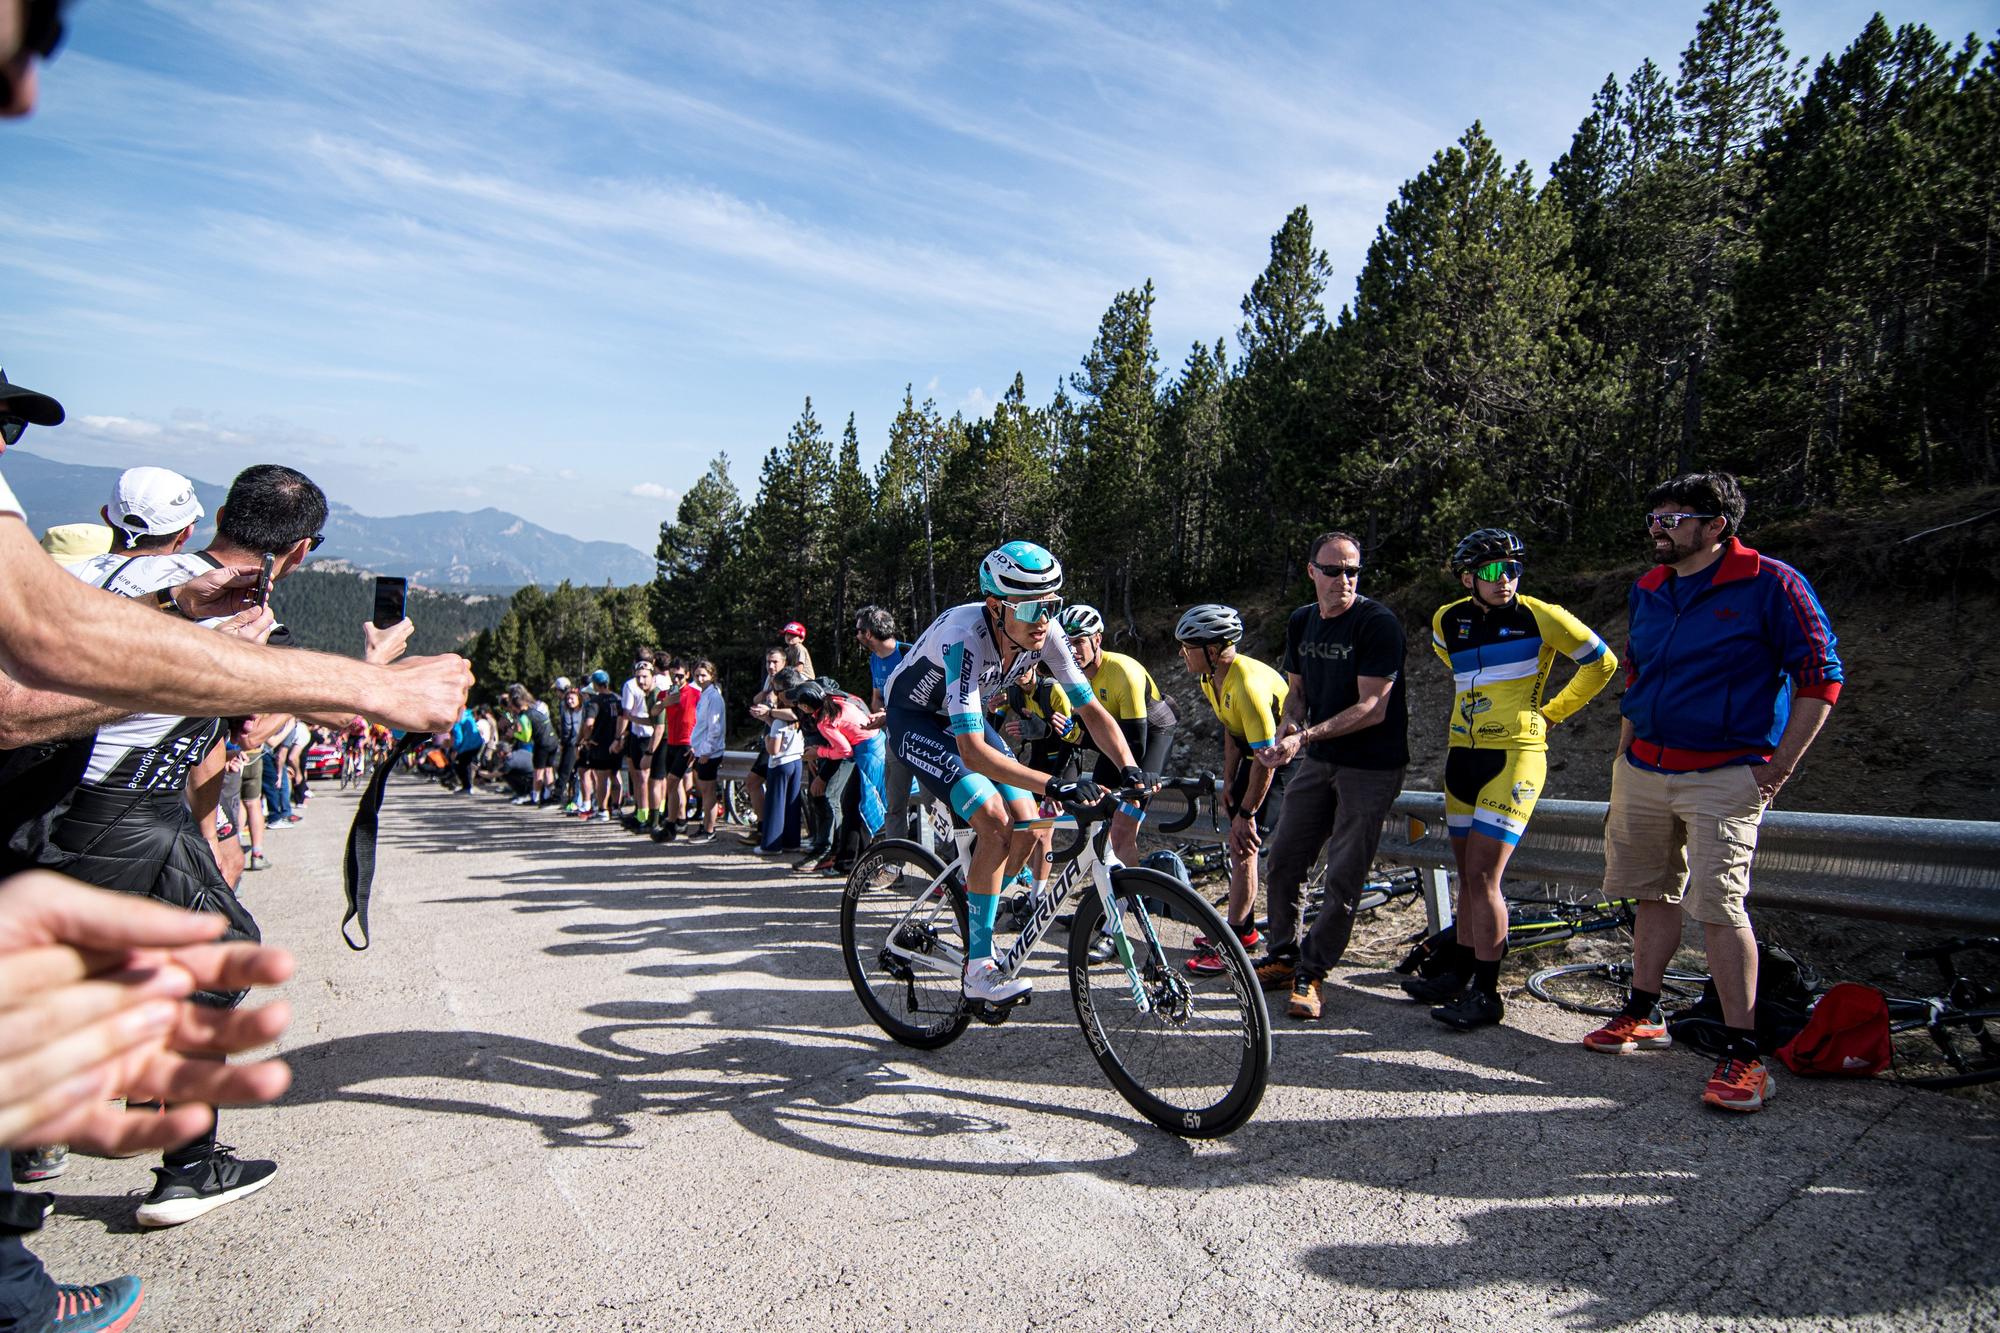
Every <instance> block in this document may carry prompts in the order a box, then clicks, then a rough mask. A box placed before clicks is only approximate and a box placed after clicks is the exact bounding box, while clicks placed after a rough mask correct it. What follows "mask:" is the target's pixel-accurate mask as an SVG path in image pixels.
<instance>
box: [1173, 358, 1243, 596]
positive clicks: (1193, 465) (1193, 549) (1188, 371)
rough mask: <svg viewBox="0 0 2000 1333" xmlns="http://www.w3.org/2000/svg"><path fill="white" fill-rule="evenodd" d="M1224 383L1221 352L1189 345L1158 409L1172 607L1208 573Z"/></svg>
mask: <svg viewBox="0 0 2000 1333" xmlns="http://www.w3.org/2000/svg"><path fill="white" fill-rule="evenodd" d="M1228 385H1229V361H1228V352H1227V350H1226V349H1225V348H1224V345H1223V341H1222V339H1220V338H1217V339H1216V340H1215V346H1213V347H1209V346H1207V345H1206V344H1204V343H1199V342H1197V343H1195V344H1194V346H1193V347H1191V348H1189V349H1188V354H1187V359H1186V360H1185V361H1183V362H1182V363H1181V373H1180V378H1179V379H1177V380H1175V381H1174V383H1173V385H1172V386H1171V387H1169V388H1168V390H1167V393H1166V397H1165V399H1164V400H1163V401H1162V403H1161V408H1160V448H1159V453H1158V459H1159V463H1158V471H1159V473H1160V476H1161V478H1162V480H1163V484H1162V485H1161V488H1160V491H1161V499H1162V501H1163V502H1164V504H1165V505H1166V532H1165V534H1164V536H1165V540H1166V544H1167V546H1166V549H1167V560H1168V566H1169V570H1170V575H1169V579H1168V581H1167V588H1168V591H1170V592H1171V593H1172V594H1173V597H1174V599H1175V600H1176V601H1180V600H1184V599H1185V598H1186V597H1187V596H1188V595H1189V593H1190V591H1191V590H1193V589H1196V588H1201V587H1206V586H1209V585H1210V583H1211V581H1212V576H1213V574H1214V573H1215V571H1214V569H1213V565H1214V562H1215V551H1214V544H1215V535H1216V532H1217V529H1218V527H1219V526H1220V522H1221V516H1222V510H1223V507H1224V506H1223V504H1222V503H1221V501H1222V495H1221V492H1222V491H1223V490H1224V489H1225V488H1224V487H1223V486H1222V481H1223V475H1224V473H1223V466H1224V459H1225V458H1226V457H1227V455H1228V451H1229V438H1228V431H1227V423H1226V419H1225V406H1224V398H1225V395H1226V392H1227V390H1228Z"/></svg>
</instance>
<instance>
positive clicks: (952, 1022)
mask: <svg viewBox="0 0 2000 1333" xmlns="http://www.w3.org/2000/svg"><path fill="white" fill-rule="evenodd" d="M1121 799H1124V800H1142V799H1143V795H1142V794H1141V793H1138V792H1124V793H1111V794H1109V795H1107V796H1106V797H1105V798H1104V799H1103V800H1101V801H1099V802H1097V803H1096V804H1094V805H1087V806H1077V805H1066V806H1064V807H1063V808H1064V810H1065V812H1066V813H1067V814H1068V815H1069V816H1070V817H1071V818H1073V819H1074V820H1075V821H1076V826H1077V827H1076V837H1075V838H1074V840H1073V841H1072V842H1071V843H1070V844H1069V845H1068V846H1066V847H1064V848H1062V849H1061V850H1060V851H1057V852H1055V853H1053V854H1052V855H1051V857H1050V862H1051V873H1050V876H1049V878H1048V880H1047V882H1046V883H1044V884H1043V885H1042V886H1041V888H1040V889H1039V890H1037V892H1036V894H1035V896H1034V898H1033V899H1032V900H1031V904H1030V907H1029V911H1028V915H1027V921H1026V923H1025V925H1024V926H1023V927H1022V929H1021V932H1020V935H1019V937H1018V938H1017V939H1016V940H1015V942H1014V944H1013V945H1012V946H1011V947H1009V948H1008V949H1007V950H1006V952H1005V954H1004V955H1003V956H1001V957H1000V958H999V959H998V960H997V961H998V962H999V965H1000V970H1001V972H1002V974H1003V975H1005V976H1007V977H1013V976H1016V975H1018V974H1019V973H1020V970H1021V968H1022V965H1023V964H1024V963H1025V962H1026V961H1027V959H1028V957H1029V955H1031V954H1032V953H1033V952H1034V951H1035V949H1036V947H1037V946H1038V945H1039V944H1040V943H1041V942H1042V940H1043V938H1044V937H1045V936H1046V935H1047V934H1048V933H1049V931H1050V930H1051V929H1052V928H1053V926H1054V925H1055V922H1056V914H1057V912H1058V910H1059V909H1060V908H1061V907H1062V906H1063V905H1064V904H1065V903H1066V902H1068V901H1069V899H1070V898H1071V896H1072V895H1079V901H1078V903H1077V906H1076V912H1075V916H1074V918H1073V920H1072V922H1071V925H1070V929H1069V946H1068V956H1067V966H1068V974H1069V990H1070V999H1071V1002H1072V1005H1073V1006H1074V1008H1075V1011H1076V1018H1077V1023H1078V1025H1079V1026H1081V1027H1082V1029H1083V1035H1084V1039H1085V1040H1086V1041H1087V1042H1089V1044H1090V1049H1091V1052H1092V1054H1094V1055H1095V1056H1096V1058H1097V1063H1098V1065H1099V1067H1100V1068H1101V1069H1102V1070H1103V1071H1104V1074H1105V1077H1106V1078H1108V1079H1109V1080H1110V1082H1111V1085H1112V1086H1113V1087H1114V1088H1116V1089H1117V1090H1118V1092H1119V1094H1120V1095H1121V1096H1123V1097H1124V1098H1125V1099H1126V1100H1127V1101H1128V1102H1130V1103H1131V1104H1132V1105H1133V1106H1134V1107H1135V1108H1136V1109H1137V1110H1138V1111H1139V1112H1140V1114H1142V1115H1144V1116H1145V1117H1146V1118H1147V1119H1149V1120H1151V1121H1152V1122H1153V1123H1155V1124H1157V1125H1159V1126H1161V1127H1162V1128H1164V1129H1168V1130H1171V1131H1172V1132H1174V1133H1176V1134H1181V1135H1185V1136H1187V1137H1190V1138H1219V1137H1221V1136H1222V1135H1225V1134H1228V1133H1230V1132H1231V1131H1232V1130H1235V1129H1237V1128H1239V1127H1240V1126H1242V1125H1243V1124H1244V1123H1246V1122H1247V1121H1248V1120H1249V1119H1250V1117H1251V1116H1252V1115H1253V1114H1255V1113H1256V1110H1257V1106H1258V1103H1259V1102H1260V1101H1261V1100H1262V1099H1263V1096H1264V1085H1265V1081H1266V1079H1267V1078H1268V1077H1269V1073H1270V1064H1271V1025H1270V1016H1269V1014H1268V1013H1267V1012H1266V1011H1265V1008H1264V996H1263V992H1262V991H1261V990H1260V989H1259V987H1258V985H1257V979H1256V976H1255V974H1254V972H1253V971H1252V969H1251V964H1250V958H1249V955H1248V953H1247V952H1246V951H1245V950H1244V948H1243V946H1242V944H1241V943H1240V942H1239V941H1238V940H1237V939H1236V936H1235V933H1234V932H1233V931H1230V930H1228V929H1226V928H1225V927H1224V925H1223V921H1222V918H1221V917H1220V916H1219V915H1218V914H1217V913H1216V911H1215V909H1214V908H1213V907H1211V906H1209V904H1208V903H1207V902H1205V901H1204V900H1203V899H1202V897H1201V896H1200V895H1199V894H1197V893H1196V892H1195V891H1194V890H1193V889H1191V888H1189V887H1188V886H1187V885H1186V884H1185V883H1183V882H1182V881H1180V880H1178V879H1176V878H1174V877H1173V876H1171V875H1168V874H1164V873H1162V872H1160V871H1156V870H1151V869H1147V868H1144V867H1139V866H1125V865H1120V864H1118V863H1117V862H1116V861H1115V859H1112V858H1110V856H1109V854H1108V842H1109V837H1110V827H1111V826H1110V820H1111V816H1112V815H1113V814H1114V813H1115V812H1116V810H1117V806H1118V802H1119V801H1120V800H1121ZM1166 831H1173V830H1172V827H1169V828H1168V829H1167V830H1166ZM974 837H975V834H974V833H973V831H972V830H971V829H970V828H966V827H963V826H959V825H955V826H954V827H953V828H952V829H951V839H952V844H953V846H954V847H955V849H956V850H955V855H954V858H953V860H952V861H951V862H950V863H949V864H947V863H946V862H944V861H942V860H940V859H939V858H938V857H937V856H935V855H933V854H932V853H930V852H929V851H927V850H925V849H924V848H923V847H922V846H921V845H920V844H918V843H915V842H910V841H906V840H902V839H891V840H889V841H886V842H878V843H876V844H875V845H874V846H872V847H870V848H869V849H868V851H867V852H866V853H864V854H863V856H862V858H861V860H860V861H859V862H857V863H856V864H855V867H854V871H853V873H852V874H850V875H849V876H848V879H847V887H846V890H845V892H844V893H843V895H842V897H841V907H840V941H841V951H842V954H843V957H844V958H845V960H846V964H847V973H848V977H849V979H850V980H851V981H852V982H853V984H854V991H855V994H856V995H857V996H859V998H860V1000H861V1004H862V1007H863V1008H864V1009H866V1010H867V1012H868V1016H869V1017H870V1018H871V1019H873V1020H874V1021H875V1023H876V1024H877V1026H879V1027H880V1028H881V1029H882V1030H883V1031H884V1032H886V1033H888V1034H889V1035H890V1036H891V1037H894V1038H895V1039H896V1040H897V1041H899V1042H902V1043H903V1044H905V1045H907V1046H913V1047H916V1048H917V1049H920V1050H933V1049H936V1048H938V1047H941V1046H945V1045H947V1044H949V1043H951V1042H953V1041H956V1040H957V1039H958V1038H959V1036H960V1035H961V1034H963V1033H964V1031H965V1029H966V1026H967V1025H968V1024H969V1023H970V1022H971V1020H972V1019H973V1018H974V1017H978V1018H980V1019H981V1020H982V1021H984V1022H987V1023H991V1024H996V1025H997V1024H999V1023H1001V1022H1004V1021H1005V1020H1006V1017H1007V1014H1008V1012H1009V1009H1010V1008H1011V1007H1012V1006H1009V1007H1008V1008H1000V1009H995V1008H992V1007H990V1006H978V1007H975V1006H973V1005H969V1004H968V1003H967V1002H966V1000H965V998H964V995H963V992H962V990H961V978H962V977H963V975H964V970H965V940H966V933H965V919H966V891H965V875H966V870H967V868H968V867H969V866H970V864H971V856H972V844H973V840H974ZM1100 937H1104V938H1107V939H1108V940H1109V942H1110V946H1111V947H1110V948H1109V949H1108V950H1107V949H1103V948H1100V947H1098V946H1097V941H1098V940H1099V938H1100ZM1197 937H1205V939H1203V941H1202V943H1203V945H1204V946H1208V944H1209V942H1210V941H1214V942H1217V944H1218V945H1219V948H1220V951H1221V957H1222V960H1223V967H1222V969H1221V971H1219V972H1216V973H1212V974H1202V975H1197V974H1194V973H1190V972H1189V971H1188V969H1187V966H1186V964H1187V961H1188V960H1189V959H1190V958H1192V957H1193V956H1194V955H1195V953H1196V951H1197V945H1196V939H1197Z"/></svg>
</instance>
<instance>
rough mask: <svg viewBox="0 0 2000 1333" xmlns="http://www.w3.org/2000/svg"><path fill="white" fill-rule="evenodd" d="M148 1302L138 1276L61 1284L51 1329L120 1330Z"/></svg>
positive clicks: (55, 1332)
mask: <svg viewBox="0 0 2000 1333" xmlns="http://www.w3.org/2000/svg"><path fill="white" fill-rule="evenodd" d="M145 1303H146V1292H145V1286H144V1284H142V1283H141V1282H140V1281H139V1279H138V1278H136V1277H114V1278H112V1279H111V1280H110V1281H109V1282H99V1283H96V1284H94V1285H92V1286H88V1287H81V1286H67V1285H64V1286H58V1287H57V1288H56V1308H55V1314H54V1316H53V1317H52V1318H51V1319H50V1320H49V1322H48V1324H47V1325H46V1327H47V1328H48V1330H49V1333H119V1330H120V1329H123V1328H126V1327H129V1326H130V1324H131V1323H132V1316H133V1315H135V1314H138V1313H139V1307H140V1306H141V1305H144V1304H145Z"/></svg>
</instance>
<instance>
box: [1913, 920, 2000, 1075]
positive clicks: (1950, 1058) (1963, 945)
mask: <svg viewBox="0 0 2000 1333" xmlns="http://www.w3.org/2000/svg"><path fill="white" fill-rule="evenodd" d="M1975 950H1976V951H1978V952H1980V953H1984V954H1988V955H1991V956H1992V957H1993V958H1996V959H2000V936H1992V935H1987V936H1978V937H1973V938H1969V939H1955V940H1943V941H1940V942H1939V943H1937V944H1932V945H1928V946H1926V947H1924V948H1921V949H1910V950H1907V951H1906V952H1905V953H1904V954H1903V957H1905V958H1907V959H1909V960H1910V961H1912V962H1920V961H1923V960H1929V961H1931V962H1935V963H1936V964H1937V967H1938V976H1939V980H1940V981H1941V982H1942V983H1943V985H1944V993H1943V994H1941V995H1932V996H1924V997H1916V998H1912V997H1904V996H1896V995H1890V996H1886V997H1884V998H1886V999H1887V1001H1888V1005H1889V1032H1890V1034H1891V1036H1892V1037H1894V1036H1897V1035H1901V1034H1903V1033H1915V1032H1922V1033H1923V1034H1925V1035H1926V1036H1928V1037H1929V1038H1930V1039H1931V1045H1932V1046H1934V1047H1935V1048H1936V1051H1937V1058H1941V1059H1942V1060H1943V1061H1944V1063H1945V1066H1946V1068H1947V1069H1949V1071H1950V1072H1949V1073H1940V1074H1903V1075H1899V1076H1898V1079H1897V1081H1898V1082H1902V1083H1909V1084H1912V1085H1914V1086H1916V1087H1920V1088H1964V1087H1970V1086H1971V1085H1973V1084H1975V1083H1990V1082H1992V1081H1994V1080H1995V1079H2000V987H1996V986H1991V985H1988V984H1986V983H1985V982H1981V981H1975V980H1973V979H1972V978H1971V977H1968V976H1965V975H1963V974H1961V973H1960V972H1959V970H1958V961H1957V960H1958V955H1960V954H1962V953H1966V952H1968V951H1975ZM1904 1049H1909V1047H1908V1046H1907V1044H1906V1046H1905V1047H1904ZM1916 1049H1917V1050H1918V1051H1922V1048H1921V1047H1917V1048H1916ZM1897 1058H1898V1059H1899V1060H1901V1059H1903V1058H1904V1057H1903V1056H1902V1054H1901V1052H1900V1051H1899V1052H1898V1057H1897Z"/></svg>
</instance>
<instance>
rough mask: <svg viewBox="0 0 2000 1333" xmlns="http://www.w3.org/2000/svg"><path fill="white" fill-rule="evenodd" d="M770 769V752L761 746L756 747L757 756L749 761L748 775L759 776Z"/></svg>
mask: <svg viewBox="0 0 2000 1333" xmlns="http://www.w3.org/2000/svg"><path fill="white" fill-rule="evenodd" d="M770 771H771V752H770V751H769V750H766V749H765V748H764V747H763V746H761V745H760V746H758V747H757V757H756V758H755V759H752V760H751V761H750V776H752V777H757V778H761V777H763V776H764V775H765V774H766V773H768V772H770Z"/></svg>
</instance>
